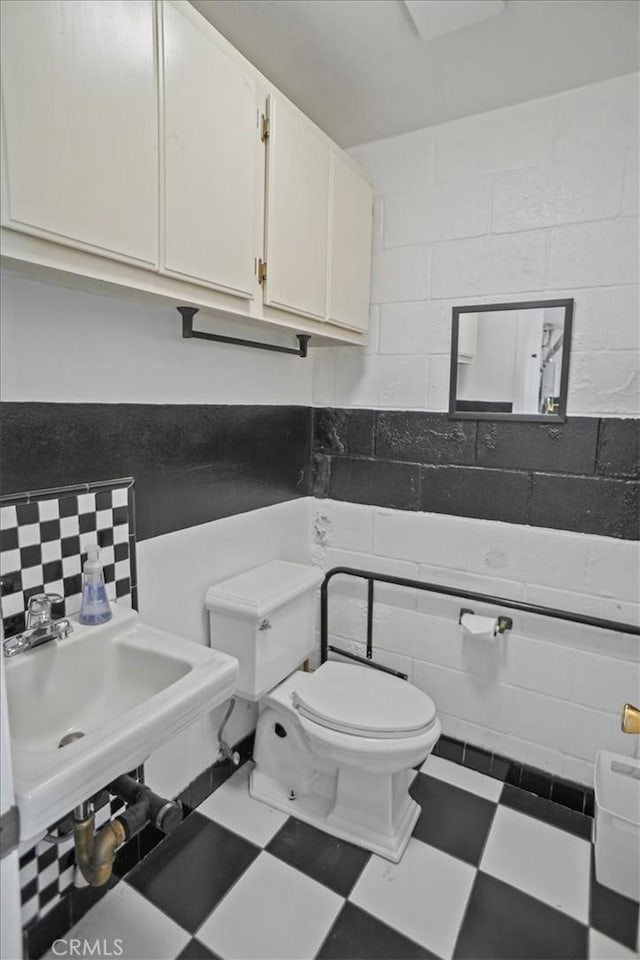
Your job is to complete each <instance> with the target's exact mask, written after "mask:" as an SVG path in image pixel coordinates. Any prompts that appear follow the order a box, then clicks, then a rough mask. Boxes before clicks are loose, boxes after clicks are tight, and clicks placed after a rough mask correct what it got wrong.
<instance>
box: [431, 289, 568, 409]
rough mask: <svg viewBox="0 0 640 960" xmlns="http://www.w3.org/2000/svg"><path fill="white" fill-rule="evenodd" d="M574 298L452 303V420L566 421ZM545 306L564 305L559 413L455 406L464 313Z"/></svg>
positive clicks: (450, 404)
mask: <svg viewBox="0 0 640 960" xmlns="http://www.w3.org/2000/svg"><path fill="white" fill-rule="evenodd" d="M573 303H574V301H573V298H570V299H565V300H521V301H518V302H516V303H477V304H471V305H468V306H465V307H453V308H452V311H451V319H452V323H451V365H450V373H449V417H450V418H451V419H452V420H514V421H518V420H519V421H528V420H537V421H542V422H544V423H564V422H565V421H566V419H567V394H568V390H569V356H570V353H571V329H572V326H573ZM546 307H564V343H563V347H562V367H561V369H560V403H559V405H558V412H557V413H531V414H527V413H489V412H487V411H477V412H476V411H468V410H464V411H460V410H456V389H457V386H458V336H459V330H460V314H461V313H488V312H490V311H491V312H495V311H496V310H526V309H528V310H540V309H543V308H546Z"/></svg>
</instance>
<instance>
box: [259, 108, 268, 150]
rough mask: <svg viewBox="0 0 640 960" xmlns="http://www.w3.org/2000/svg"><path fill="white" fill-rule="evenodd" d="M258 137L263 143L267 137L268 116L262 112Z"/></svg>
mask: <svg viewBox="0 0 640 960" xmlns="http://www.w3.org/2000/svg"><path fill="white" fill-rule="evenodd" d="M260 139H261V140H262V142H263V143H264V142H265V141H266V140H268V139H269V117H266V116H265V115H264V113H263V114H262V123H261V125H260Z"/></svg>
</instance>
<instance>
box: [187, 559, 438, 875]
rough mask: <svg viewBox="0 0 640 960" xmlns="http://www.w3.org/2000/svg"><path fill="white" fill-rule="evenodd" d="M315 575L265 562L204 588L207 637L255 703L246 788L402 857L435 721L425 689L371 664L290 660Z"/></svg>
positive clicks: (307, 646)
mask: <svg viewBox="0 0 640 960" xmlns="http://www.w3.org/2000/svg"><path fill="white" fill-rule="evenodd" d="M321 576H322V575H321V573H320V572H319V571H317V570H316V569H315V568H312V567H307V566H304V565H302V564H289V563H284V562H283V561H271V563H268V564H264V565H263V566H262V567H259V568H256V569H254V570H250V571H247V573H245V574H241V575H240V576H238V577H235V578H233V579H232V580H230V581H226V582H225V583H223V584H218V585H217V586H215V587H212V588H211V589H210V590H209V591H208V593H207V600H206V603H207V607H208V608H209V611H210V617H211V644H212V646H214V647H217V648H219V649H221V650H224V651H226V652H229V653H231V654H232V655H233V656H236V657H237V658H238V660H239V662H240V673H239V681H238V689H237V691H236V693H237V695H238V696H241V697H245V698H247V699H250V700H255V701H258V703H259V716H258V724H257V729H256V740H255V747H254V757H253V759H254V763H255V766H254V769H253V770H252V772H251V776H250V780H249V791H250V793H251V796H253V797H255V798H256V799H258V800H261V801H263V802H265V803H268V804H270V805H271V806H273V807H276V808H277V809H279V810H282V811H284V812H285V813H287V814H290V815H291V816H295V817H297V818H298V819H299V820H303V821H304V822H306V823H310V824H312V825H313V826H316V827H318V828H319V829H322V830H325V831H326V832H328V833H330V834H333V835H334V836H336V837H338V838H340V839H343V840H347V841H349V842H351V843H355V844H358V845H359V846H363V847H366V848H367V849H369V850H372V851H373V852H374V853H378V854H380V855H381V856H384V857H386V858H388V859H390V860H393V861H395V862H397V861H398V860H399V859H400V857H401V856H402V854H403V852H404V849H405V847H406V845H407V843H408V842H409V838H410V836H411V831H412V830H413V827H414V826H415V823H416V820H417V819H418V817H419V815H420V807H419V806H418V804H417V803H416V802H415V800H413V799H412V798H411V796H410V795H409V783H410V773H411V769H412V767H414V766H416V765H417V764H421V763H423V762H424V760H426V758H427V757H428V756H429V754H430V752H431V750H432V749H433V747H434V745H435V743H436V741H437V739H438V737H439V736H440V731H441V728H440V721H439V720H438V717H437V715H436V710H435V706H434V703H433V701H432V700H431V698H430V697H429V696H427V694H425V693H424V692H423V691H421V690H418V689H417V688H416V687H414V686H412V685H411V684H410V683H408V682H406V681H404V680H400V679H399V678H398V677H395V676H392V675H390V674H387V673H384V672H381V671H378V670H375V669H373V668H371V667H366V666H358V665H354V664H351V663H344V662H339V661H334V660H329V661H327V662H326V663H324V664H322V666H320V667H319V668H318V669H317V670H315V671H314V672H312V673H307V672H303V671H301V670H299V669H296V668H297V667H298V666H299V664H300V662H301V661H302V660H303V659H305V657H306V656H308V654H309V653H310V652H311V649H312V647H313V603H314V594H315V589H316V587H317V585H318V583H319V582H320V579H321ZM269 593H271V602H269V599H268V595H269ZM283 598H284V599H283ZM276 600H279V602H275V601H276ZM294 607H295V614H294V613H292V611H293V609H294ZM234 624H235V628H234ZM287 650H288V651H290V653H289V655H286V653H285V651H287ZM274 658H275V659H277V661H278V668H277V670H276V671H275V673H274V670H273V661H274ZM243 668H245V669H244V673H243ZM275 674H279V676H277V677H276V676H275ZM267 677H268V681H267V680H266V678H267ZM277 681H279V682H277Z"/></svg>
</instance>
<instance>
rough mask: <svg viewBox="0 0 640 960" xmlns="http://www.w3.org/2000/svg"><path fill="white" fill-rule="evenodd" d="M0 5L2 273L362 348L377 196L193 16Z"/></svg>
mask: <svg viewBox="0 0 640 960" xmlns="http://www.w3.org/2000/svg"><path fill="white" fill-rule="evenodd" d="M1 9H2V85H3V90H2V99H3V117H2V132H3V145H2V148H3V164H2V193H3V197H2V199H3V203H2V257H3V263H7V264H9V265H10V266H12V267H14V268H15V267H18V268H19V269H23V270H26V271H28V272H32V273H33V271H34V269H35V270H36V272H38V271H47V270H51V271H55V272H56V273H60V272H62V273H64V274H65V275H67V276H68V275H70V274H71V275H74V274H75V275H76V276H77V277H79V278H82V282H83V284H84V285H86V283H85V281H89V282H90V283H92V282H97V283H98V284H104V283H107V284H109V285H111V286H116V287H121V288H125V289H128V290H136V291H139V292H142V294H143V295H155V296H159V297H162V298H163V299H164V300H165V301H167V300H168V301H170V302H173V303H174V304H176V305H177V304H181V303H190V304H193V305H196V306H199V307H201V308H204V309H205V310H212V311H214V312H215V313H216V314H217V315H224V316H226V317H231V318H235V319H242V320H246V321H249V322H251V324H252V325H253V326H254V327H255V325H256V324H258V325H261V326H262V327H263V328H264V327H265V325H267V324H268V325H269V326H270V327H272V328H277V329H280V330H284V331H289V332H295V333H308V334H310V335H311V336H312V337H313V338H316V337H317V338H319V339H320V340H322V341H324V342H342V343H362V342H363V339H364V337H363V334H364V332H365V331H366V329H367V323H368V303H369V272H370V258H371V208H372V193H373V191H372V188H371V185H370V184H369V183H368V182H367V180H366V178H365V177H364V175H363V174H362V173H361V172H360V171H359V168H358V167H357V166H356V164H355V163H354V161H352V160H351V158H350V157H348V156H347V154H345V153H344V152H343V151H342V150H340V148H339V147H337V146H336V144H334V143H333V142H332V141H331V140H330V139H329V138H328V137H327V136H326V135H325V134H324V133H323V132H322V131H321V130H320V129H319V128H318V127H316V126H315V124H313V123H312V122H311V120H309V119H308V118H307V117H305V116H304V114H303V113H301V111H300V110H298V109H297V108H296V107H295V106H294V105H293V104H292V103H290V102H289V101H288V100H287V99H286V97H284V96H283V95H282V94H280V93H279V91H278V90H276V88H275V87H273V85H272V84H270V83H269V81H267V80H266V79H265V78H264V77H262V76H261V75H260V74H259V73H258V71H257V70H256V69H255V68H254V67H253V66H252V65H251V64H250V63H249V62H248V61H247V60H245V59H244V57H242V56H241V55H240V54H239V53H238V51H237V50H235V49H234V48H233V47H232V46H231V45H230V44H229V43H228V41H227V40H225V39H224V37H222V36H221V35H220V34H219V33H218V32H217V31H216V30H214V28H213V27H212V26H211V25H210V24H209V23H208V22H207V21H206V20H204V18H203V17H201V15H200V14H199V13H197V12H196V10H195V9H194V8H193V7H192V5H191V4H190V3H188V2H186V0H159V2H158V3H154V2H153V0H90V2H79V0H46V2H44V0H37V2H25V0H2V4H1ZM263 114H267V115H268V119H269V124H270V129H269V135H268V136H267V138H266V143H265V142H264V141H263V140H262V137H261V134H262V124H261V117H262V115H263ZM260 261H262V262H266V276H264V277H261V276H259V271H258V269H257V267H258V264H259V262H260ZM261 280H262V287H261V286H260V281H261ZM238 336H240V337H245V338H247V337H248V333H247V331H246V329H245V330H244V331H242V332H240V330H239V332H238ZM251 338H253V336H252V337H251ZM312 344H313V340H312Z"/></svg>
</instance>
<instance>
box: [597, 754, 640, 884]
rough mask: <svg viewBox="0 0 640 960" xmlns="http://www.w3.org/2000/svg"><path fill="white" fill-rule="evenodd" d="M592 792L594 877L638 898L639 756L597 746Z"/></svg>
mask: <svg viewBox="0 0 640 960" xmlns="http://www.w3.org/2000/svg"><path fill="white" fill-rule="evenodd" d="M595 794H596V798H595V818H594V821H593V832H594V843H595V862H596V879H597V880H598V882H599V883H602V884H604V885H605V886H606V887H611V889H612V890H616V891H617V892H618V893H621V894H623V895H624V896H625V897H631V898H632V899H633V900H638V901H640V760H636V759H634V758H633V757H625V756H624V755H623V754H620V753H610V752H609V751H607V750H599V751H598V754H597V756H596V772H595Z"/></svg>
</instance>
